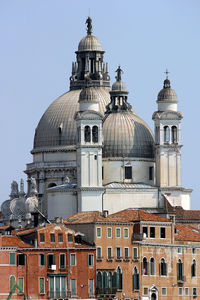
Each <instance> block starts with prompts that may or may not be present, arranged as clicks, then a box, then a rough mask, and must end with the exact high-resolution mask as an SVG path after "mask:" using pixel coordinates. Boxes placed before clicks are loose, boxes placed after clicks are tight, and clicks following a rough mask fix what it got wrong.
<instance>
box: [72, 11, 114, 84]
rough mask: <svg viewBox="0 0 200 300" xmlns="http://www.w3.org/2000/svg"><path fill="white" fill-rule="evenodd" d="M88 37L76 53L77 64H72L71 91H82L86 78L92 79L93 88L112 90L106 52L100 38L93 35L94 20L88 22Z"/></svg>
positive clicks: (80, 43) (80, 44) (88, 19)
mask: <svg viewBox="0 0 200 300" xmlns="http://www.w3.org/2000/svg"><path fill="white" fill-rule="evenodd" d="M86 24H87V35H86V36H85V37H84V38H82V39H81V41H80V42H79V45H78V51H76V62H73V63H72V75H71V77H70V90H77V89H82V88H83V87H84V86H85V78H86V77H87V78H88V77H89V78H90V79H91V85H92V86H93V87H104V88H110V76H109V75H108V64H107V63H104V60H103V56H104V53H105V52H104V51H103V50H102V46H101V43H100V41H99V40H98V38H97V37H96V36H94V35H92V19H91V18H90V17H88V18H87V20H86Z"/></svg>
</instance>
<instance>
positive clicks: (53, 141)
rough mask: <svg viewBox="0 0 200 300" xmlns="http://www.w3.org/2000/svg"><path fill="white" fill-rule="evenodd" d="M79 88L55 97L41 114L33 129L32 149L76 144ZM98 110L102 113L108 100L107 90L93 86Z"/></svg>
mask: <svg viewBox="0 0 200 300" xmlns="http://www.w3.org/2000/svg"><path fill="white" fill-rule="evenodd" d="M80 92H81V90H73V91H69V92H67V93H65V94H63V95H62V96H60V97H59V98H57V99H56V100H55V101H54V102H53V103H52V104H51V105H50V106H49V107H48V108H47V110H46V112H45V113H44V114H43V116H42V118H41V119H40V122H39V124H38V126H37V128H36V131H35V138H34V149H38V148H48V147H53V146H73V145H75V144H76V122H75V120H74V116H75V113H76V112H77V111H78V110H79V103H78V100H79V94H80ZM95 92H96V94H97V96H98V101H99V108H100V112H101V113H102V114H104V112H105V110H106V108H105V107H106V105H107V104H108V103H109V101H110V95H109V90H107V89H105V88H95Z"/></svg>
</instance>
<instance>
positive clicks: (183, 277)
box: [177, 275, 186, 283]
mask: <svg viewBox="0 0 200 300" xmlns="http://www.w3.org/2000/svg"><path fill="white" fill-rule="evenodd" d="M185 281H186V276H185V275H182V276H180V275H179V276H177V282H178V283H184V282H185Z"/></svg>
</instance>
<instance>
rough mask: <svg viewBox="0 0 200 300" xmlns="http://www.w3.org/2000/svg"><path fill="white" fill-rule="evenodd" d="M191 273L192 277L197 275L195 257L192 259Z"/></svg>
mask: <svg viewBox="0 0 200 300" xmlns="http://www.w3.org/2000/svg"><path fill="white" fill-rule="evenodd" d="M191 273H192V277H195V276H197V265H196V260H195V259H193V261H192V268H191Z"/></svg>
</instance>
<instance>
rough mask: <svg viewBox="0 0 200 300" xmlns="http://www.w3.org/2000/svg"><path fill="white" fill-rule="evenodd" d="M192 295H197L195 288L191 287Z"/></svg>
mask: <svg viewBox="0 0 200 300" xmlns="http://www.w3.org/2000/svg"><path fill="white" fill-rule="evenodd" d="M192 295H193V296H195V297H196V296H197V288H192Z"/></svg>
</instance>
